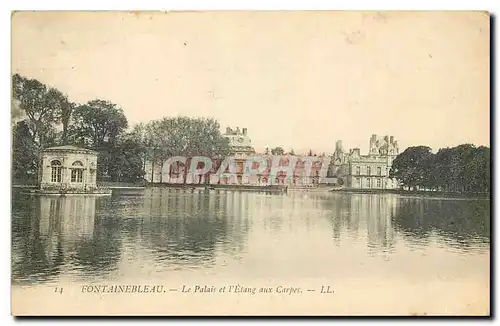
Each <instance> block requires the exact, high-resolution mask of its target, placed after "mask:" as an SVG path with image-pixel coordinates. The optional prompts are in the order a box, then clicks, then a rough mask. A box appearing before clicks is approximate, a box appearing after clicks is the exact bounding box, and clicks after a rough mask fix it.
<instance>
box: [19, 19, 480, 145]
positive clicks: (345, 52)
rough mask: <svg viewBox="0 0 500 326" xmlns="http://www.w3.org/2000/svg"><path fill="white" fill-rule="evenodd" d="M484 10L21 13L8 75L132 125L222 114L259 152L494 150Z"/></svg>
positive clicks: (219, 117) (224, 120)
mask: <svg viewBox="0 0 500 326" xmlns="http://www.w3.org/2000/svg"><path fill="white" fill-rule="evenodd" d="M489 28H490V26H489V17H488V15H487V14H486V13H482V12H462V13H458V12H448V13H446V12H441V13H436V12H434V13H429V12H428V13H424V12H421V13H418V12H414V13H410V12H382V13H375V12H178V13H159V12H156V13H153V12H145V13H141V14H134V13H125V12H99V13H96V12H94V13H92V12H80V13H77V12H72V13H71V12H66V13H64V12H60V13H54V12H52V13H49V12H46V13H42V12H41V13H17V14H15V15H14V16H13V18H12V33H13V34H12V35H13V36H12V71H13V73H20V74H21V75H24V76H26V77H30V78H36V79H38V80H40V81H41V82H43V83H45V84H47V85H50V86H53V87H56V88H58V89H59V90H61V91H62V92H64V93H66V94H67V95H68V96H69V98H70V100H72V101H74V102H77V103H84V102H87V101H89V100H93V99H96V98H101V99H105V100H109V101H112V102H114V103H116V104H118V105H119V106H121V107H122V108H123V110H124V112H125V114H126V116H127V118H128V120H129V123H130V124H134V123H137V122H141V121H144V122H147V121H148V120H151V119H158V118H161V117H163V116H176V115H188V116H212V117H215V118H216V119H218V120H219V121H220V123H221V127H222V129H223V130H225V128H226V126H232V127H236V126H239V127H240V128H242V127H246V128H248V133H249V135H250V137H251V139H252V143H253V145H254V146H255V147H256V149H258V150H260V149H262V148H264V146H266V145H269V146H270V147H274V146H277V145H281V146H283V147H284V148H285V150H289V149H290V148H294V149H295V150H296V151H301V150H302V151H307V150H308V149H309V148H312V149H313V150H314V151H326V152H331V151H333V148H334V146H335V141H336V140H337V139H342V140H343V143H344V147H345V148H352V147H360V148H361V151H362V153H366V151H367V150H368V141H369V138H370V136H371V135H372V134H378V135H393V136H394V137H395V138H396V140H398V141H399V144H400V149H401V150H403V149H404V148H405V147H407V146H413V145H428V146H430V147H432V148H433V149H434V150H437V149H438V148H440V147H446V146H455V145H458V144H461V143H465V142H467V143H474V144H476V145H486V146H489V137H490V129H489V119H490V115H489V110H490V108H489V71H490V67H489Z"/></svg>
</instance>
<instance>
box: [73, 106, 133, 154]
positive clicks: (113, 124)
mask: <svg viewBox="0 0 500 326" xmlns="http://www.w3.org/2000/svg"><path fill="white" fill-rule="evenodd" d="M127 126H128V122H127V118H126V117H125V114H124V113H123V110H122V109H121V108H119V107H118V106H117V105H116V104H113V103H111V102H109V101H104V100H100V99H97V100H93V101H89V102H87V104H84V105H80V106H78V107H76V108H75V109H74V111H73V125H72V127H71V128H70V131H69V132H70V134H71V135H70V138H71V139H72V140H74V141H76V142H78V143H80V144H81V145H83V146H84V147H90V148H93V149H96V150H99V149H101V148H104V149H106V148H107V147H108V145H110V144H111V145H112V144H114V141H115V140H116V138H117V137H118V136H119V135H120V134H121V133H122V132H123V131H124V130H125V129H127Z"/></svg>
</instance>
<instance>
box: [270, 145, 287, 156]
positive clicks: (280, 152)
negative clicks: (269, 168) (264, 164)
mask: <svg viewBox="0 0 500 326" xmlns="http://www.w3.org/2000/svg"><path fill="white" fill-rule="evenodd" d="M271 154H272V155H283V154H285V150H284V149H283V147H281V146H278V147H275V148H273V149H271Z"/></svg>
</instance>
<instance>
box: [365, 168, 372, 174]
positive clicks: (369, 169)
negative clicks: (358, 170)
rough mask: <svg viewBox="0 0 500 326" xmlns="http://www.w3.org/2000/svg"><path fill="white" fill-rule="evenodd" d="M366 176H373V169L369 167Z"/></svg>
mask: <svg viewBox="0 0 500 326" xmlns="http://www.w3.org/2000/svg"><path fill="white" fill-rule="evenodd" d="M366 174H368V175H371V174H372V168H371V167H367V168H366Z"/></svg>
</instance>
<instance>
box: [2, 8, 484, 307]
mask: <svg viewBox="0 0 500 326" xmlns="http://www.w3.org/2000/svg"><path fill="white" fill-rule="evenodd" d="M11 79H12V106H11V112H12V119H11V120H12V121H11V127H12V128H11V129H12V144H11V146H12V147H11V148H12V152H11V155H12V166H11V167H12V207H11V217H10V218H11V232H12V242H11V243H12V247H11V253H12V255H11V282H12V283H11V300H12V314H13V315H15V316H41V315H51V316H71V315H79V316H81V315H93V316H94V315H97V316H117V315H119V316H263V315H265V316H267V315H282V316H293V315H308V316H373V315H381V316H433V315H439V316H441V315H452V316H468V315H474V316H488V315H490V250H491V248H490V240H491V229H490V226H491V210H490V206H491V199H490V189H491V164H490V163H491V154H490V16H489V14H488V13H487V12H481V11H476V12H474V11H450V12H447V11H441V12H425V11H421V12H418V11H415V12H411V11H405V12H398V11H387V12H376V11H225V12H223V11H203V12H194V11H193V12H189V11H188V12H119V11H115V12H112V11H109V12H105V11H103V12H92V11H87V12H85V11H80V12H79V11H73V12H64V11H62V12H61V11H60V12H55V11H53V12H52V11H44V12H41V11H40V12H27V11H26V12H23V11H19V12H14V13H13V14H12V72H11Z"/></svg>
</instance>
